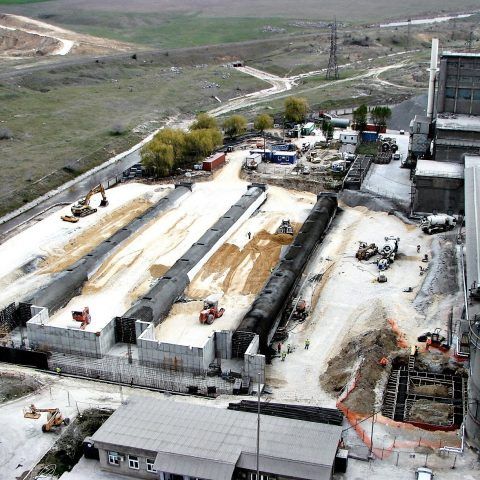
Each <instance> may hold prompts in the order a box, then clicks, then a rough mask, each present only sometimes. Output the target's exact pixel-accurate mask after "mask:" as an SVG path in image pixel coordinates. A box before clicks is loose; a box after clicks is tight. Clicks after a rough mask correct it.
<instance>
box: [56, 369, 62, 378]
mask: <svg viewBox="0 0 480 480" xmlns="http://www.w3.org/2000/svg"><path fill="white" fill-rule="evenodd" d="M55 372H57V374H58V376H60V375H61V374H62V369H61V368H60V367H57V368H56V369H55Z"/></svg>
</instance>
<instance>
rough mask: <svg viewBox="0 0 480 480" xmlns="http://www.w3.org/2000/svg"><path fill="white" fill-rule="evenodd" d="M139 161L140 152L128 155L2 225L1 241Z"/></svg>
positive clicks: (0, 228)
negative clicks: (53, 208) (57, 206)
mask: <svg viewBox="0 0 480 480" xmlns="http://www.w3.org/2000/svg"><path fill="white" fill-rule="evenodd" d="M139 161H140V153H139V151H138V150H136V151H135V152H132V153H130V154H129V155H126V156H125V157H124V158H122V159H121V160H119V161H118V162H116V163H114V164H111V165H108V166H106V167H105V168H102V169H101V170H99V171H98V172H95V173H94V174H92V175H91V176H89V177H88V178H85V179H83V180H79V181H78V182H77V183H75V184H74V185H72V186H71V187H70V188H68V189H66V190H64V191H61V192H59V193H57V194H56V195H53V196H52V197H50V198H49V199H47V200H45V201H43V202H41V203H40V204H39V205H37V206H36V207H33V208H31V209H29V210H27V211H26V212H24V213H21V214H20V215H18V216H16V217H14V218H12V219H10V220H8V221H7V222H5V223H4V224H2V225H0V241H2V240H5V239H6V238H8V232H9V231H10V230H12V229H14V228H15V227H18V226H19V225H22V224H24V222H27V221H28V220H30V219H32V218H33V217H36V216H38V214H40V213H41V212H43V211H44V210H45V209H47V208H49V207H53V206H54V205H56V204H59V203H73V202H74V201H76V200H78V199H79V198H80V197H82V196H84V195H85V194H86V193H87V192H88V191H89V190H90V189H91V188H92V187H94V186H95V185H97V184H99V183H103V184H104V185H105V184H106V183H107V181H108V180H109V179H112V178H114V177H116V176H121V175H122V172H123V171H124V170H126V169H127V168H129V167H131V166H132V165H134V164H135V163H138V162H139Z"/></svg>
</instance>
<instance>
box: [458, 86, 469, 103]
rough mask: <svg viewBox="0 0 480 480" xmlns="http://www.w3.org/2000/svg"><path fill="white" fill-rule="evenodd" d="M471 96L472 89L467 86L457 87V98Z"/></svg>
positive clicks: (464, 98)
mask: <svg viewBox="0 0 480 480" xmlns="http://www.w3.org/2000/svg"><path fill="white" fill-rule="evenodd" d="M471 96H472V91H471V90H470V89H469V88H459V89H458V98H461V99H463V100H470V97H471Z"/></svg>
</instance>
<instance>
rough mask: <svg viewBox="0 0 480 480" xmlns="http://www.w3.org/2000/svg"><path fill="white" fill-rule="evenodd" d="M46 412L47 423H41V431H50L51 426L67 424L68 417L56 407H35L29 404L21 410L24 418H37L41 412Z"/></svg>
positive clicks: (68, 421)
mask: <svg viewBox="0 0 480 480" xmlns="http://www.w3.org/2000/svg"><path fill="white" fill-rule="evenodd" d="M44 412H46V413H47V423H44V424H43V425H42V432H44V433H45V432H51V431H52V429H53V428H56V427H60V426H61V425H68V424H69V423H70V419H69V418H66V417H64V416H63V415H62V412H60V410H59V409H58V408H37V407H35V405H33V404H32V405H30V407H29V408H28V409H26V410H24V412H23V416H24V417H25V418H33V419H35V420H36V419H38V418H40V417H41V414H42V413H44Z"/></svg>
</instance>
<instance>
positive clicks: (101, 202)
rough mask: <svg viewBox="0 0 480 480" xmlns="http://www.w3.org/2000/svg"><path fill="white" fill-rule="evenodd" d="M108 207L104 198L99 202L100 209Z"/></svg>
mask: <svg viewBox="0 0 480 480" xmlns="http://www.w3.org/2000/svg"><path fill="white" fill-rule="evenodd" d="M107 205H108V200H107V199H106V198H105V199H103V198H102V200H101V201H100V206H101V207H106V206H107Z"/></svg>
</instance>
